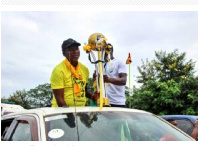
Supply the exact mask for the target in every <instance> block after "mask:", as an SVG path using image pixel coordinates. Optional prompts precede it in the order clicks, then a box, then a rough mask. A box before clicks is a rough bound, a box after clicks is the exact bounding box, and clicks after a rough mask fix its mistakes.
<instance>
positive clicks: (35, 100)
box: [27, 83, 53, 108]
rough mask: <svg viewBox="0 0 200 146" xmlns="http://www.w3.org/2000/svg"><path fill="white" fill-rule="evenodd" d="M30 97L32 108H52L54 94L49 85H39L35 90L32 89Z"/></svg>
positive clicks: (29, 92)
mask: <svg viewBox="0 0 200 146" xmlns="http://www.w3.org/2000/svg"><path fill="white" fill-rule="evenodd" d="M27 94H28V97H29V100H30V103H31V105H30V106H31V107H32V108H38V107H45V106H50V105H51V101H52V98H53V92H52V90H51V86H50V84H49V83H45V84H42V85H38V86H37V87H35V88H34V89H30V90H29V91H28V92H27Z"/></svg>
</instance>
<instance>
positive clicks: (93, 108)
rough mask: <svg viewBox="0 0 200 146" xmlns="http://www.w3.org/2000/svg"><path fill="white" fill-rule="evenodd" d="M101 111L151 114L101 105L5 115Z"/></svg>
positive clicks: (27, 111) (36, 110)
mask: <svg viewBox="0 0 200 146" xmlns="http://www.w3.org/2000/svg"><path fill="white" fill-rule="evenodd" d="M101 111H113V112H136V113H146V114H151V113H149V112H146V111H142V110H137V109H128V108H117V107H103V108H102V110H100V109H99V107H87V106H86V107H76V108H75V107H65V108H63V107H56V108H54V107H45V108H36V109H29V110H24V111H17V112H16V113H10V114H7V115H4V116H3V117H10V116H16V115H20V114H42V115H43V116H51V115H55V114H60V113H71V112H77V113H78V112H101Z"/></svg>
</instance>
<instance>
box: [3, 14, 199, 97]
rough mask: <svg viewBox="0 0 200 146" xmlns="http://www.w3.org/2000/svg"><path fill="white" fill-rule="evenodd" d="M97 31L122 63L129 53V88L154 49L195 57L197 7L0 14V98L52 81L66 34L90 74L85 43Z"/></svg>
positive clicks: (153, 53) (92, 69) (196, 53)
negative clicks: (73, 40) (76, 42)
mask: <svg viewBox="0 0 200 146" xmlns="http://www.w3.org/2000/svg"><path fill="white" fill-rule="evenodd" d="M96 32H99V33H102V34H103V35H104V36H105V37H106V38H107V41H108V42H110V43H111V44H112V45H113V47H114V57H115V58H117V59H120V60H122V61H124V62H125V61H126V59H127V57H128V53H129V52H130V53H131V58H132V64H131V66H130V69H131V74H130V77H131V86H133V85H135V86H136V87H137V86H139V85H138V84H137V82H136V76H138V75H139V72H138V70H137V66H141V65H142V61H141V60H142V59H143V60H146V59H147V58H148V60H152V59H155V51H160V50H163V51H166V52H167V53H169V52H172V51H173V50H174V49H178V50H179V53H183V52H185V53H186V58H187V59H188V60H189V59H193V61H198V12H195V11H96V12H89V11H88V12H87V11H86V12H83V11H63V12H62V11H61V12H59V11H9V12H5V11H4V12H1V97H9V95H10V94H12V93H14V92H15V91H16V90H23V89H25V90H26V91H28V90H30V89H32V88H35V87H37V86H38V85H40V84H44V83H50V76H51V72H52V70H53V68H54V67H55V66H56V65H57V64H58V63H60V62H61V61H62V60H64V59H65V58H64V56H63V55H62V51H61V44H62V42H63V41H64V40H66V39H68V38H73V39H75V40H76V41H78V42H79V43H81V46H80V51H81V56H80V59H79V61H80V62H82V63H83V64H85V65H86V66H87V67H88V68H89V71H90V77H92V74H93V71H94V69H95V67H94V65H93V64H91V63H90V62H89V60H88V54H86V53H85V52H84V51H83V45H84V43H87V41H88V38H89V36H90V35H91V34H93V33H96ZM197 63H198V62H197ZM197 63H196V68H195V70H196V71H197V70H198V67H197V66H198V65H197ZM127 70H128V65H127ZM128 84H129V82H128V81H127V86H128Z"/></svg>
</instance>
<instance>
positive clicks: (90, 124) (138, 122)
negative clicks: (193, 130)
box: [45, 111, 191, 141]
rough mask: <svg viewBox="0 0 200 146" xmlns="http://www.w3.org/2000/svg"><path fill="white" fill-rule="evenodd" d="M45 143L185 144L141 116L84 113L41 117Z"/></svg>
mask: <svg viewBox="0 0 200 146" xmlns="http://www.w3.org/2000/svg"><path fill="white" fill-rule="evenodd" d="M45 121H46V134H47V140H48V141H79V140H80V141H159V140H164V141H181V140H183V141H187V140H191V139H190V138H188V137H187V136H185V135H184V134H182V133H181V132H179V131H178V130H176V129H175V128H173V127H172V126H171V125H169V124H167V123H165V122H163V121H162V120H160V119H159V118H157V117H155V116H153V115H151V114H145V113H134V112H105V111H104V112H103V111H102V112H84V113H76V114H75V113H68V114H59V115H54V116H49V117H46V118H45Z"/></svg>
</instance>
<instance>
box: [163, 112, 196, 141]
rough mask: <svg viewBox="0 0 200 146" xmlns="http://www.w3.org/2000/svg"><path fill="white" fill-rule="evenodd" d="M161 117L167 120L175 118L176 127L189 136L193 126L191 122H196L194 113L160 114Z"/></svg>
mask: <svg viewBox="0 0 200 146" xmlns="http://www.w3.org/2000/svg"><path fill="white" fill-rule="evenodd" d="M161 117H162V118H163V119H165V120H167V121H174V120H175V121H176V123H177V127H178V128H180V129H181V130H182V131H184V132H185V133H187V134H188V135H190V136H192V132H193V130H194V128H195V127H194V124H193V123H194V122H198V116H194V115H162V116H161ZM196 140H197V139H196Z"/></svg>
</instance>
